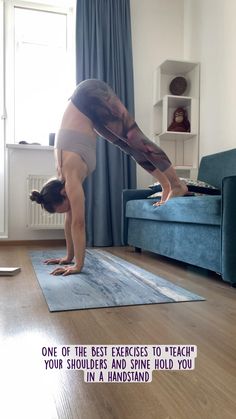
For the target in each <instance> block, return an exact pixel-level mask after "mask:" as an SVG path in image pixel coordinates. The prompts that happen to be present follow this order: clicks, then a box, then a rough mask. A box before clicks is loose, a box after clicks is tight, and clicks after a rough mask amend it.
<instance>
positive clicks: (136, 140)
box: [30, 79, 187, 275]
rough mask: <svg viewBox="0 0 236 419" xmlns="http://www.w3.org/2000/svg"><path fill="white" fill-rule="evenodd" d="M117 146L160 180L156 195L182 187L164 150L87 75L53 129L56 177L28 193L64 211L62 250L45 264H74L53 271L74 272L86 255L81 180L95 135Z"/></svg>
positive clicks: (91, 165) (90, 164)
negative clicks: (63, 253) (55, 130)
mask: <svg viewBox="0 0 236 419" xmlns="http://www.w3.org/2000/svg"><path fill="white" fill-rule="evenodd" d="M97 134H99V135H101V136H102V137H103V138H105V139H106V140H107V141H109V142H111V143H112V144H114V145H116V146H118V147H119V148H121V149H122V150H123V151H124V152H126V153H128V154H129V155H130V156H132V157H133V158H134V159H135V160H136V162H137V163H138V164H139V165H140V166H142V167H143V168H144V169H146V170H147V171H148V172H149V173H151V174H152V176H153V177H155V178H156V179H157V180H158V181H159V182H160V184H161V186H162V197H161V201H160V202H159V203H157V204H156V205H160V204H162V203H164V202H166V201H167V200H168V199H170V198H172V197H175V196H183V195H185V194H186V193H187V187H186V185H184V184H183V183H181V181H180V179H179V178H178V177H177V175H176V172H175V170H174V168H173V166H172V165H171V162H170V160H169V159H168V157H167V155H166V154H165V153H164V152H163V151H162V150H161V149H160V148H159V147H158V146H157V145H156V144H154V143H153V142H152V141H150V140H149V139H148V138H147V137H146V136H145V135H144V134H143V132H142V131H141V130H140V128H139V127H138V125H137V124H136V122H135V120H134V118H133V117H132V116H131V115H130V114H129V113H128V111H127V109H126V108H125V106H124V105H123V104H122V102H121V101H120V100H119V99H118V97H117V96H116V95H115V93H114V92H113V91H112V89H111V88H110V87H109V86H108V85H107V84H106V83H104V82H103V81H100V80H95V79H89V80H85V81H83V82H82V83H80V84H79V85H78V86H77V88H76V90H75V91H74V93H73V95H72V97H71V98H70V102H69V104H68V106H67V108H66V110H65V113H64V115H63V118H62V122H61V127H60V130H59V132H58V135H57V139H56V145H55V156H56V164H57V170H58V179H53V180H49V181H48V182H47V183H46V184H45V185H44V186H43V188H42V190H41V192H38V191H32V193H31V196H30V199H31V200H32V201H36V202H37V203H39V204H41V206H42V207H43V208H44V209H45V210H46V211H48V212H51V213H54V212H57V213H65V238H66V247H67V255H66V257H64V258H62V259H49V260H47V261H45V262H46V263H48V264H49V263H50V264H53V263H54V264H60V265H66V264H69V263H71V262H72V260H73V259H74V260H75V264H74V265H73V266H61V267H59V268H56V269H55V270H54V271H53V272H52V274H54V275H60V274H63V275H70V274H74V273H79V272H80V271H81V270H82V268H83V265H84V257H85V246H86V238H85V209H84V192H83V187H82V184H83V182H84V180H85V178H86V177H87V176H88V175H89V174H91V173H92V172H93V170H94V169H95V166H96V137H97Z"/></svg>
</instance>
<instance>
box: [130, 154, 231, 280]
mask: <svg viewBox="0 0 236 419" xmlns="http://www.w3.org/2000/svg"><path fill="white" fill-rule="evenodd" d="M198 179H199V180H202V181H205V182H207V183H209V184H211V185H213V186H215V187H216V188H218V189H220V190H221V194H220V195H201V196H199V195H198V196H190V197H189V196H188V197H178V198H174V199H171V200H169V201H168V202H166V204H165V205H163V206H160V207H153V206H152V204H153V202H155V201H156V199H147V197H148V196H149V195H151V194H152V191H151V190H150V189H126V190H124V191H123V243H124V245H127V244H128V245H131V246H134V247H135V249H136V250H140V249H144V250H148V251H151V252H154V253H158V254H160V255H164V256H168V257H169V258H173V259H176V260H179V261H183V262H186V263H189V264H192V265H195V266H199V267H202V268H205V269H209V270H212V271H215V272H217V273H218V274H220V275H221V276H222V279H223V280H224V281H227V282H229V283H231V284H232V285H234V286H236V149H233V150H229V151H224V152H221V153H216V154H212V155H209V156H205V157H203V158H202V160H201V163H200V167H199V174H198Z"/></svg>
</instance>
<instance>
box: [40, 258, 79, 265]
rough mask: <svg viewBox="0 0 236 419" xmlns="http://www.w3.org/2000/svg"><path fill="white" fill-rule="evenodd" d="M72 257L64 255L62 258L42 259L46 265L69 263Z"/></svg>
mask: <svg viewBox="0 0 236 419" xmlns="http://www.w3.org/2000/svg"><path fill="white" fill-rule="evenodd" d="M72 259H73V258H69V257H67V256H65V257H64V258H55V259H46V260H44V261H43V263H45V264H46V265H69V264H70V263H71V262H72Z"/></svg>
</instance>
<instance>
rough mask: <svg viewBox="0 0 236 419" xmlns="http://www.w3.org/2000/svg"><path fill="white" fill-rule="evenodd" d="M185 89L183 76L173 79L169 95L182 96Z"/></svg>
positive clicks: (186, 83)
mask: <svg viewBox="0 0 236 419" xmlns="http://www.w3.org/2000/svg"><path fill="white" fill-rule="evenodd" d="M187 87H188V82H187V80H186V78H185V77H183V76H177V77H174V78H173V79H172V80H171V82H170V85H169V89H170V93H171V94H172V95H176V96H181V95H183V94H184V93H185V92H186V90H187Z"/></svg>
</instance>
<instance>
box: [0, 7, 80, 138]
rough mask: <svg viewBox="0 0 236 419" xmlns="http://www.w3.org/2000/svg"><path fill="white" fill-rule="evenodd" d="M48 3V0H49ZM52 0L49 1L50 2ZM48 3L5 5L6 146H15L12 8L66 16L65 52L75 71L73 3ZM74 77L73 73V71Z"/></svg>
mask: <svg viewBox="0 0 236 419" xmlns="http://www.w3.org/2000/svg"><path fill="white" fill-rule="evenodd" d="M49 1H50V0H49ZM52 1H53V0H51V2H52ZM57 1H58V0H54V3H53V4H51V3H49V2H46V1H45V2H40V0H39V1H37V2H33V1H28V0H8V1H7V2H6V3H5V34H6V36H5V51H6V56H5V92H6V94H5V109H6V119H5V142H6V144H16V142H15V38H14V8H15V7H19V8H22V9H30V10H36V11H45V12H52V13H60V14H66V15H67V22H68V24H67V50H68V54H69V55H70V60H71V62H72V68H74V69H75V53H74V51H75V41H74V40H75V29H74V28H75V25H74V19H75V13H74V12H75V7H73V6H72V4H73V2H72V1H68V2H67V3H69V5H68V6H63V5H62V6H58V5H56V2H57ZM65 3H66V2H65ZM74 77H75V71H74Z"/></svg>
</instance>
